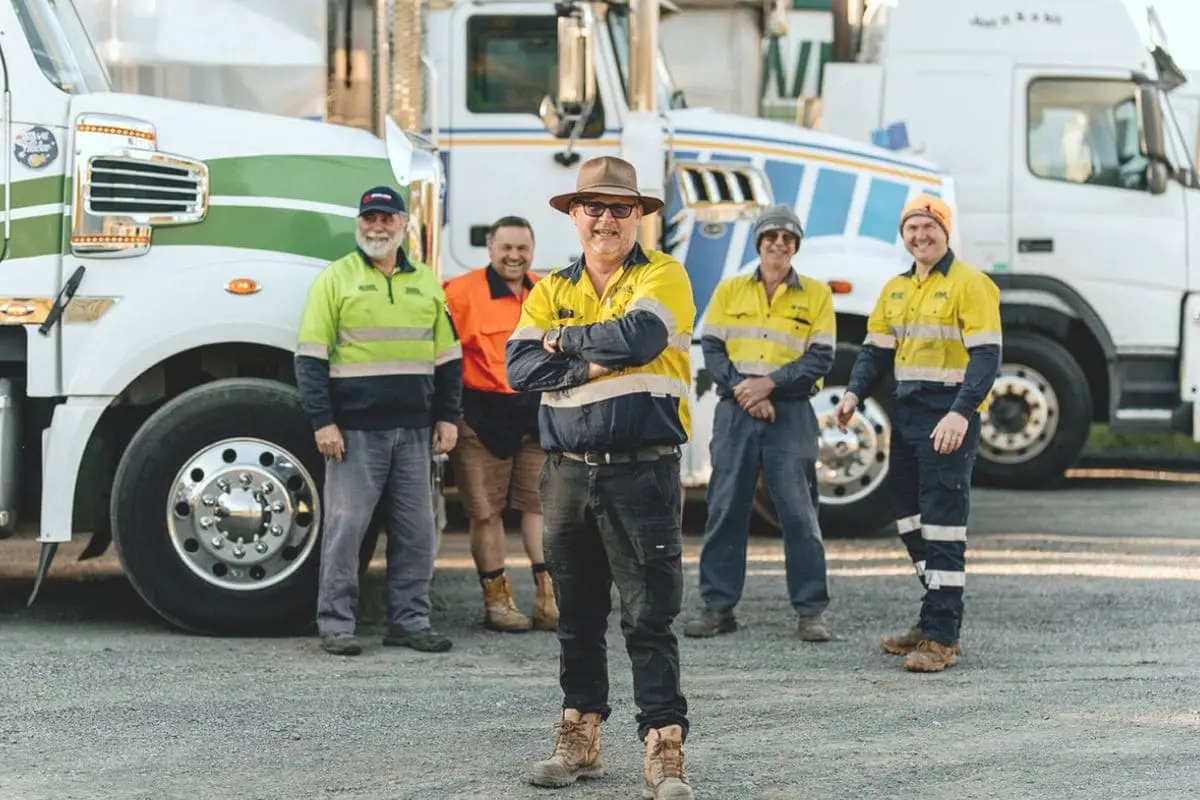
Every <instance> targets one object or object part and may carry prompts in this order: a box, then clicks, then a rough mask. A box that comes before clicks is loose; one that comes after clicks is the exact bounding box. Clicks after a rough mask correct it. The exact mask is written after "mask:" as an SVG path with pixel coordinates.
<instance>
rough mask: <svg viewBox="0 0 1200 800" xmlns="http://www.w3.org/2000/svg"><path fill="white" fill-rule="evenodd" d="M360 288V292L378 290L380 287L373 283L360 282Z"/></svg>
mask: <svg viewBox="0 0 1200 800" xmlns="http://www.w3.org/2000/svg"><path fill="white" fill-rule="evenodd" d="M358 290H359V291H360V292H378V291H379V287H378V286H376V285H375V284H373V283H362V284H359V287H358Z"/></svg>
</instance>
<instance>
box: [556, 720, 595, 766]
mask: <svg viewBox="0 0 1200 800" xmlns="http://www.w3.org/2000/svg"><path fill="white" fill-rule="evenodd" d="M554 727H555V728H556V729H557V730H558V742H557V743H556V744H555V745H554V756H555V757H561V758H563V759H569V758H570V757H571V756H576V757H582V756H583V754H584V753H586V752H587V746H588V735H587V724H586V723H584V722H583V721H582V720H580V721H579V722H572V721H570V720H563V721H561V722H558V723H555V725H554Z"/></svg>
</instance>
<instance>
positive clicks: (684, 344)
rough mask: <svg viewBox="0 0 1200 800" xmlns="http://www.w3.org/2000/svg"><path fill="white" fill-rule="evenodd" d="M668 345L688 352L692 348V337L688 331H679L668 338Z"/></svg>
mask: <svg viewBox="0 0 1200 800" xmlns="http://www.w3.org/2000/svg"><path fill="white" fill-rule="evenodd" d="M667 347H668V348H670V349H671V350H679V351H680V352H682V353H686V352H688V351H689V350H691V349H692V337H691V336H689V335H687V334H686V333H677V334H675V335H674V336H672V337H671V338H670V339H668V340H667Z"/></svg>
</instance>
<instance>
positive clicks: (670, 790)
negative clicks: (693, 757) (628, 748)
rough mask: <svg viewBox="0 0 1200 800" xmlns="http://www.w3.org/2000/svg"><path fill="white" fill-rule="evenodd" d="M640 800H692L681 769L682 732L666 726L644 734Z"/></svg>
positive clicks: (691, 794) (674, 727) (679, 729)
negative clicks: (645, 799)
mask: <svg viewBox="0 0 1200 800" xmlns="http://www.w3.org/2000/svg"><path fill="white" fill-rule="evenodd" d="M642 777H643V778H644V781H645V783H644V785H643V787H642V797H644V798H648V799H649V800H693V798H694V797H695V796H696V795H695V793H694V792H693V791H692V787H691V786H689V785H688V779H687V772H686V771H685V770H684V768H683V728H681V727H679V726H678V725H668V726H667V727H665V728H655V729H653V730H651V731H650V732H649V733H647V734H646V754H645V757H644V759H643V761H642Z"/></svg>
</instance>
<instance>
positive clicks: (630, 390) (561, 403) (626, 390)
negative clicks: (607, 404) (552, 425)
mask: <svg viewBox="0 0 1200 800" xmlns="http://www.w3.org/2000/svg"><path fill="white" fill-rule="evenodd" d="M687 393H688V386H687V384H686V383H684V382H683V381H680V380H676V379H675V378H671V377H668V376H666V375H644V374H634V375H617V376H616V377H613V378H607V379H604V380H599V381H592V382H590V383H585V384H583V385H582V386H576V387H573V388H571V389H564V390H563V391H561V392H546V393H544V394H543V395H542V405H547V406H550V407H552V408H577V407H579V406H586V405H589V404H590V403H599V402H601V401H602V400H612V399H613V398H615V397H625V396H627V395H631V394H650V395H660V396H666V397H686V396H687Z"/></svg>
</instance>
